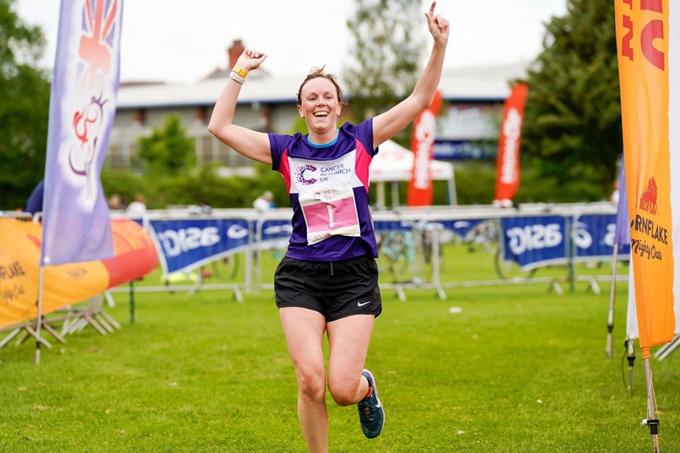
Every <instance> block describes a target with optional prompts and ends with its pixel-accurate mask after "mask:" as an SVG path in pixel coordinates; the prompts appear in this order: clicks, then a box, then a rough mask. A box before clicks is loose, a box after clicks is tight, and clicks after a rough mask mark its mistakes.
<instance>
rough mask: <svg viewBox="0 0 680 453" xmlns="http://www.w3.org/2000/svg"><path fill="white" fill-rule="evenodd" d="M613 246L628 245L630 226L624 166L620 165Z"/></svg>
mask: <svg viewBox="0 0 680 453" xmlns="http://www.w3.org/2000/svg"><path fill="white" fill-rule="evenodd" d="M614 244H616V245H618V246H619V247H621V246H622V245H628V244H630V226H629V225H628V195H627V194H626V171H625V165H623V163H622V164H621V172H620V173H619V204H618V207H617V209H616V234H615V235H614Z"/></svg>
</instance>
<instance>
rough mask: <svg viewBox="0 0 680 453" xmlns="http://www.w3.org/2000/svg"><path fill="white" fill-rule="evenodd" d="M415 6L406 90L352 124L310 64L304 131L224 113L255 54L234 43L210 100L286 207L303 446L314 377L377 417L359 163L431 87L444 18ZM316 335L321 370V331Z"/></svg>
mask: <svg viewBox="0 0 680 453" xmlns="http://www.w3.org/2000/svg"><path fill="white" fill-rule="evenodd" d="M434 10H435V3H432V5H431V6H430V9H429V11H428V12H427V13H425V16H426V17H427V24H428V28H429V30H430V33H431V35H432V37H433V39H434V43H433V46H432V51H431V53H430V57H429V60H428V62H427V65H426V66H425V69H424V70H423V73H422V74H421V75H420V78H419V79H418V82H417V83H416V86H415V88H414V89H413V92H412V93H411V94H410V95H409V96H408V97H407V98H406V99H404V100H403V101H401V102H400V103H398V104H397V105H395V106H394V107H392V108H391V109H389V110H388V111H386V112H384V113H381V114H380V115H378V116H376V117H374V118H368V119H366V120H364V121H362V122H360V123H358V124H356V125H353V124H350V123H345V124H344V125H343V126H342V127H340V128H339V129H338V128H337V127H336V123H337V119H338V117H339V116H340V112H341V110H342V106H343V97H342V90H341V89H340V86H339V85H338V83H337V81H336V79H335V77H334V76H332V75H330V74H327V73H325V72H324V71H323V70H314V71H312V72H311V73H310V74H309V75H307V77H306V78H305V80H304V81H303V82H302V85H301V86H300V88H299V91H298V94H297V109H298V113H299V114H300V116H301V117H302V118H304V120H305V122H306V123H307V129H308V131H309V133H308V134H307V135H302V134H299V133H298V134H295V135H279V134H266V133H262V132H257V131H253V130H250V129H246V128H243V127H240V126H237V125H235V124H233V118H234V111H235V108H236V102H237V98H238V95H239V92H240V89H241V85H242V84H243V83H244V82H245V80H246V77H247V75H248V72H249V71H252V70H254V69H256V68H258V67H259V66H260V65H261V64H262V62H263V61H264V60H265V59H266V58H267V56H266V55H265V54H264V53H262V52H259V51H257V50H251V49H249V50H245V51H244V52H243V54H241V56H240V57H239V58H238V60H237V62H236V65H235V66H234V68H233V70H232V72H231V74H230V76H229V79H228V80H227V82H226V86H225V87H224V90H223V91H222V93H221V94H220V97H219V98H218V100H217V103H216V104H215V107H214V109H213V113H212V117H211V118H210V124H209V125H208V129H209V131H210V132H211V133H212V134H214V135H215V136H216V137H217V138H219V139H220V140H221V141H222V142H224V143H225V144H227V145H228V146H230V147H231V148H233V149H235V150H236V151H237V152H239V153H241V154H243V155H244V156H246V157H249V158H251V159H253V160H256V161H259V162H264V163H267V164H271V165H272V168H273V169H274V170H276V171H278V172H280V173H281V174H282V175H283V178H284V180H285V184H286V188H287V189H288V192H289V194H290V201H291V205H292V207H293V218H292V225H293V233H292V235H291V238H290V244H289V247H288V251H287V253H286V256H285V257H284V258H283V260H281V262H280V264H279V266H278V268H277V269H276V274H275V278H274V291H275V294H276V305H277V307H278V309H279V318H280V320H281V326H282V328H283V333H284V335H285V338H286V343H287V344H288V350H289V353H290V356H291V359H292V361H293V365H294V367H295V374H296V378H297V383H298V415H299V418H300V424H301V427H302V433H303V435H304V438H305V441H306V443H307V446H308V448H309V451H311V452H326V451H328V413H327V410H326V400H325V393H326V383H328V389H329V391H330V393H331V395H332V397H333V399H334V401H335V402H336V403H337V404H339V405H341V406H347V405H353V404H356V405H357V407H358V410H359V420H360V424H361V429H362V431H363V433H364V435H365V436H366V437H368V438H374V437H377V436H378V435H379V434H380V432H381V430H382V428H383V425H384V423H385V412H384V409H383V407H382V403H381V401H380V398H379V397H378V389H377V386H376V380H375V378H374V377H373V374H372V373H371V372H370V371H368V370H366V369H364V364H365V361H366V354H367V352H368V345H369V341H370V338H371V333H372V331H373V323H374V320H375V318H376V317H377V316H378V315H379V314H380V312H381V310H382V307H381V299H380V290H379V289H378V268H377V265H376V262H375V258H377V256H378V252H377V246H376V240H375V235H374V232H373V226H372V222H371V217H370V213H369V209H368V167H369V164H370V161H371V159H372V158H373V156H374V155H375V154H376V153H377V152H378V146H379V145H380V144H381V143H383V142H384V141H386V140H388V139H389V138H391V137H393V136H394V135H396V134H397V133H398V132H399V131H401V130H402V129H403V128H404V127H406V126H407V125H408V124H409V123H410V122H412V121H413V120H414V119H415V117H416V116H417V115H418V114H419V113H420V112H421V111H422V110H424V109H425V108H427V107H428V106H429V105H430V102H431V101H432V98H433V97H434V94H435V91H436V89H437V86H438V85H439V80H440V78H441V73H442V65H443V62H444V54H445V51H446V44H447V41H448V37H449V23H448V21H447V20H446V19H444V18H443V17H442V16H440V15H435V11H434ZM324 334H326V335H328V342H329V345H330V353H329V360H328V373H327V374H326V370H325V368H324V360H323V349H322V343H323V336H324Z"/></svg>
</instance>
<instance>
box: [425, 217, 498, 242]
mask: <svg viewBox="0 0 680 453" xmlns="http://www.w3.org/2000/svg"><path fill="white" fill-rule="evenodd" d="M488 221H489V219H461V220H437V221H436V222H430V223H429V224H430V225H441V227H442V228H444V229H447V230H449V231H451V232H452V233H453V234H455V235H456V236H458V237H460V238H463V239H470V237H469V236H470V235H472V234H474V233H473V232H474V231H475V229H477V228H478V227H479V226H480V225H481V224H482V222H488Z"/></svg>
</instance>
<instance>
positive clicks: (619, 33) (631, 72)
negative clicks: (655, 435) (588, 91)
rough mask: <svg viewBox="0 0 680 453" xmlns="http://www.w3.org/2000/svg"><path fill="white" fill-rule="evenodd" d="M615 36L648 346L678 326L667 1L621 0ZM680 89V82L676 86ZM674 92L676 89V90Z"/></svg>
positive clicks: (643, 340)
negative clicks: (674, 306) (676, 316)
mask: <svg viewBox="0 0 680 453" xmlns="http://www.w3.org/2000/svg"><path fill="white" fill-rule="evenodd" d="M615 5H616V41H617V47H618V63H619V80H620V83H621V117H622V123H623V142H624V159H625V166H626V169H625V170H626V185H627V195H628V213H629V218H630V220H631V223H630V228H631V230H630V236H631V253H632V257H633V266H634V276H635V300H636V305H637V319H638V326H639V333H640V346H641V347H642V348H643V351H644V350H645V349H647V353H648V348H649V347H651V346H656V345H660V344H663V343H666V342H668V341H670V340H671V339H672V338H673V332H674V329H675V316H674V313H673V304H674V291H673V287H674V281H675V280H674V279H675V278H677V276H676V275H675V272H674V268H675V262H676V261H677V257H674V254H673V234H672V233H673V226H674V223H676V224H677V223H678V214H680V213H673V210H672V206H671V195H670V194H671V184H672V183H673V184H675V185H677V184H680V181H673V182H671V152H670V140H669V136H670V127H669V125H670V124H671V122H670V121H669V105H670V101H669V83H670V70H669V64H668V50H669V43H668V40H669V34H670V33H669V20H668V18H669V15H668V11H669V2H668V1H667V0H663V1H662V0H636V1H633V0H616V3H615ZM678 88H680V87H678ZM676 89H677V88H676Z"/></svg>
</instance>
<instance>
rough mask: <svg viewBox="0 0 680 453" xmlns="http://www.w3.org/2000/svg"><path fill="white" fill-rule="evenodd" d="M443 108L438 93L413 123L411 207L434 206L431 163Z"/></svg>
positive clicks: (439, 93) (410, 183) (409, 192)
mask: <svg viewBox="0 0 680 453" xmlns="http://www.w3.org/2000/svg"><path fill="white" fill-rule="evenodd" d="M441 107H442V94H441V92H439V91H437V92H436V93H435V95H434V98H433V99H432V104H430V106H429V107H428V108H426V109H425V110H423V111H422V112H421V113H420V115H418V117H417V118H416V120H415V122H414V123H413V135H412V136H411V149H412V150H413V154H414V156H413V170H412V171H411V179H410V180H409V183H408V199H407V203H408V205H409V206H430V205H432V195H433V194H432V174H431V173H430V161H431V160H432V150H433V147H434V138H435V137H436V135H437V121H436V117H437V114H438V113H439V110H440V109H441Z"/></svg>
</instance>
